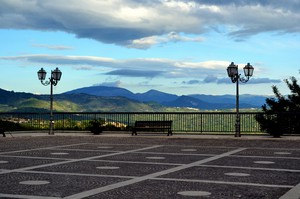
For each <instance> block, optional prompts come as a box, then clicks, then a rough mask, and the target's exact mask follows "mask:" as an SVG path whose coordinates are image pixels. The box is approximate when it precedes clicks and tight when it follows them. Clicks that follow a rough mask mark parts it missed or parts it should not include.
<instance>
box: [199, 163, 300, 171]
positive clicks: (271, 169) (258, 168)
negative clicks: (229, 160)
mask: <svg viewBox="0 0 300 199" xmlns="http://www.w3.org/2000/svg"><path fill="white" fill-rule="evenodd" d="M199 167H212V168H232V169H248V170H263V171H283V172H291V173H300V170H295V169H276V168H262V167H238V166H222V165H210V164H205V165H199Z"/></svg>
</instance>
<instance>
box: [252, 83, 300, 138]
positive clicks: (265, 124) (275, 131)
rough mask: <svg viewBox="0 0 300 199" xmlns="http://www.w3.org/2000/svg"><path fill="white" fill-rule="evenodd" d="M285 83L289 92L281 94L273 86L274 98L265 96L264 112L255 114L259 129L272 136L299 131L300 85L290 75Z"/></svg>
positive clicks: (297, 132)
mask: <svg viewBox="0 0 300 199" xmlns="http://www.w3.org/2000/svg"><path fill="white" fill-rule="evenodd" d="M285 83H286V84H287V86H288V87H289V89H290V90H291V94H289V95H288V96H283V95H282V94H281V93H280V92H279V90H278V89H277V87H276V86H273V87H272V89H273V93H274V94H275V97H276V98H267V99H266V104H264V105H263V106H262V111H263V112H264V113H265V114H263V115H261V114H260V115H257V116H256V120H257V122H258V123H259V124H260V127H261V130H262V131H265V132H267V133H269V134H270V135H272V136H273V137H280V136H281V135H283V134H299V133H300V123H299V121H300V118H299V116H300V86H299V85H298V84H297V80H296V78H295V77H291V78H290V81H289V80H287V79H286V80H285Z"/></svg>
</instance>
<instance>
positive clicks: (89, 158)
mask: <svg viewBox="0 0 300 199" xmlns="http://www.w3.org/2000/svg"><path fill="white" fill-rule="evenodd" d="M161 146H162V145H154V146H150V147H146V148H139V149H134V150H129V151H122V152H118V153H110V154H105V155H99V156H92V157H87V158H81V159H73V160H67V161H62V162H54V163H48V164H42V165H36V166H29V167H24V168H18V169H13V170H9V171H4V172H0V175H1V174H6V173H12V172H20V171H26V170H32V169H39V168H43V167H48V166H56V165H61V164H67V163H74V162H80V161H85V160H92V159H95V158H103V157H109V156H115V155H122V154H126V153H132V152H135V151H142V150H148V149H152V148H158V147H161Z"/></svg>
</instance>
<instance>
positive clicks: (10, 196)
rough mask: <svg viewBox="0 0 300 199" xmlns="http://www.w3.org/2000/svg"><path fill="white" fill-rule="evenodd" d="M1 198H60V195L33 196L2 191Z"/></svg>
mask: <svg viewBox="0 0 300 199" xmlns="http://www.w3.org/2000/svg"><path fill="white" fill-rule="evenodd" d="M0 198H21V199H60V197H48V196H32V195H14V194H3V193H0Z"/></svg>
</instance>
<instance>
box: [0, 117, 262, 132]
mask: <svg viewBox="0 0 300 199" xmlns="http://www.w3.org/2000/svg"><path fill="white" fill-rule="evenodd" d="M257 114H263V113H257V112H241V113H240V118H241V132H242V133H243V134H262V132H261V130H260V125H259V124H258V122H257V121H256V120H255V116H256V115H257ZM49 116H50V115H49V113H48V112H43V113H38V112H31V113H21V112H18V113H17V112H12V113H8V112H6V113H3V112H2V113H0V119H1V120H4V121H11V122H14V123H18V124H21V125H22V126H23V127H25V128H26V129H38V130H41V129H44V130H46V129H49ZM53 116H54V121H55V123H54V129H56V130H86V129H87V128H88V126H89V125H90V121H92V120H95V119H96V120H104V121H105V126H106V129H108V130H130V129H131V128H130V127H131V126H133V125H134V122H135V121H137V120H172V121H173V126H172V130H173V132H174V133H176V132H177V133H178V132H180V133H214V134H234V132H235V119H236V113H234V112H146V113H144V112H54V113H53Z"/></svg>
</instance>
